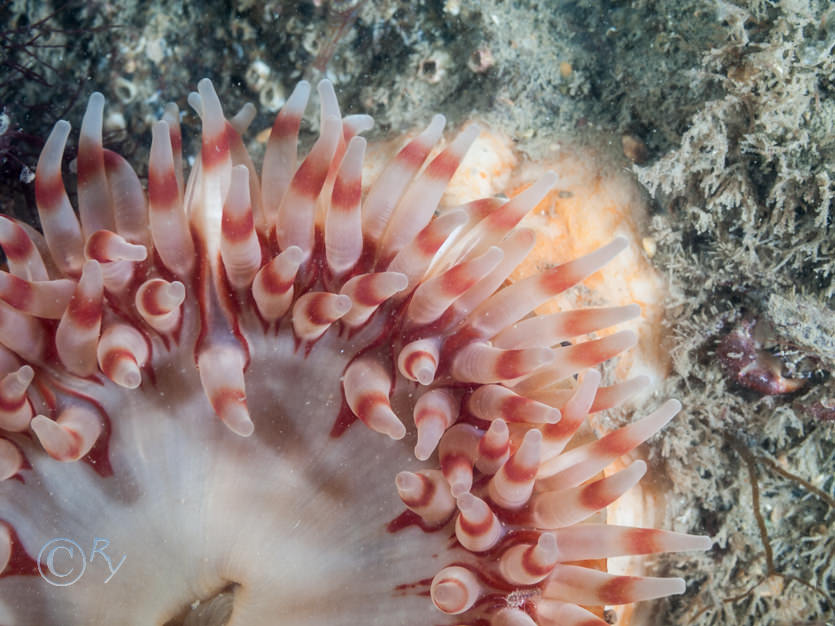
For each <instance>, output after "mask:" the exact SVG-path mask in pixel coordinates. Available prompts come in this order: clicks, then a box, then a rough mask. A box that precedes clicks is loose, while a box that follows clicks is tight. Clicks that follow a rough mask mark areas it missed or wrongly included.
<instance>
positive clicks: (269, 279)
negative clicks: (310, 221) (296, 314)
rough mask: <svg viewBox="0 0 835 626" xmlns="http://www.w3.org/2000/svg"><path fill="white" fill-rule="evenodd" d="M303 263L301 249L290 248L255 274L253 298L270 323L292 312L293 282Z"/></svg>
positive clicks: (259, 310)
mask: <svg viewBox="0 0 835 626" xmlns="http://www.w3.org/2000/svg"><path fill="white" fill-rule="evenodd" d="M302 261H304V253H303V252H302V250H301V248H299V247H297V246H290V247H289V248H287V249H286V250H284V251H282V252H281V254H278V255H277V256H275V257H274V258H273V259H272V260H271V261H270V262H269V263H267V264H266V265H264V267H262V268H261V269H260V270H258V272H257V273H256V274H255V280H254V281H253V283H252V297H253V299H254V300H255V304H256V306H257V307H258V312H259V313H260V314H261V317H263V318H264V319H265V320H267V321H268V322H274V321H275V320H277V319H279V318H281V317H283V316H284V314H285V313H287V311H289V310H290V305H291V304H292V302H293V296H294V294H295V288H294V285H293V281H294V280H295V278H296V273H297V272H298V271H299V267H300V266H301V264H302Z"/></svg>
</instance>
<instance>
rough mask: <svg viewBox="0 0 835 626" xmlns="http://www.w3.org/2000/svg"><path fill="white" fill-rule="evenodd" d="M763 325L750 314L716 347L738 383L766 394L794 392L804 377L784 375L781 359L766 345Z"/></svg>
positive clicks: (803, 382) (723, 362) (802, 383)
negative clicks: (761, 331) (762, 331)
mask: <svg viewBox="0 0 835 626" xmlns="http://www.w3.org/2000/svg"><path fill="white" fill-rule="evenodd" d="M759 330H760V326H758V324H757V322H756V321H755V320H754V319H751V318H744V319H743V320H742V321H740V322H739V323H738V324H737V325H736V326H735V327H734V328H733V330H731V331H730V332H729V333H728V334H727V335H725V336H724V337H723V338H722V339H721V340H720V341H719V345H718V346H717V347H716V356H717V357H718V358H719V362H720V363H721V364H722V367H723V368H724V369H725V371H726V372H727V373H728V375H729V376H730V377H731V378H733V379H734V380H735V381H736V382H737V383H739V384H740V385H742V386H743V387H746V388H748V389H753V390H754V391H757V392H759V393H761V394H763V395H767V396H773V395H777V394H781V393H792V392H794V391H797V390H798V389H800V388H801V387H802V386H803V385H804V384H805V382H806V381H805V380H801V379H797V378H786V377H785V376H783V375H782V373H781V372H782V369H783V367H782V364H781V363H780V361H779V360H778V359H777V358H775V357H774V355H772V354H770V353H769V352H768V351H767V350H765V349H764V348H763V344H762V338H761V337H760V334H761V333H760V332H758V331H759Z"/></svg>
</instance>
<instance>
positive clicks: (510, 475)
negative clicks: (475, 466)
mask: <svg viewBox="0 0 835 626" xmlns="http://www.w3.org/2000/svg"><path fill="white" fill-rule="evenodd" d="M541 453H542V433H541V432H540V431H539V430H537V429H535V428H531V429H530V430H528V432H526V433H525V436H524V438H523V439H522V443H521V444H520V445H519V448H518V449H517V450H516V452H514V453H513V454H512V455H511V456H510V458H508V459H507V461H505V463H504V464H503V465H502V466H501V467H500V468H499V470H498V471H497V472H496V473H495V474H494V475H493V478H491V479H490V483H489V484H488V486H487V493H489V494H490V500H491V501H493V502H495V503H496V504H497V505H498V506H500V507H502V508H505V509H518V508H521V507H522V506H524V505H525V504H526V503H527V502H528V499H529V498H530V497H531V493H533V488H534V483H535V482H536V471H537V469H538V468H539V457H540V455H541Z"/></svg>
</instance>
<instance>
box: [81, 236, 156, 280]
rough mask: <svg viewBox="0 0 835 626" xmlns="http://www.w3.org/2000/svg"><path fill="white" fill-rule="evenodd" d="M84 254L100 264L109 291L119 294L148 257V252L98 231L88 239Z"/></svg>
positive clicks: (121, 238)
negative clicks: (137, 265) (137, 267)
mask: <svg viewBox="0 0 835 626" xmlns="http://www.w3.org/2000/svg"><path fill="white" fill-rule="evenodd" d="M84 254H85V256H86V257H87V258H88V259H93V260H95V261H98V262H99V265H100V266H101V272H102V277H103V279H104V286H105V288H106V289H107V291H109V292H111V293H119V292H121V291H123V290H124V289H125V288H126V287H127V286H128V283H130V281H131V280H132V279H133V275H134V269H135V266H136V264H137V263H140V262H142V261H144V260H145V259H146V258H147V257H148V250H147V249H146V248H145V246H143V245H138V244H132V243H130V242H128V241H127V240H126V239H125V238H124V237H122V236H121V235H117V234H116V233H114V232H111V231H109V230H97V231H96V232H94V233H93V234H92V235H90V236H89V237H88V238H87V243H86V245H85V246H84Z"/></svg>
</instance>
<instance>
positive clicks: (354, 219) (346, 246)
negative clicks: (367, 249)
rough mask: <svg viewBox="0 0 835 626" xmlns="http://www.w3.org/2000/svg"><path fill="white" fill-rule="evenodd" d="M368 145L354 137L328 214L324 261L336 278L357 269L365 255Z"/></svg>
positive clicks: (335, 183) (337, 177) (326, 216)
mask: <svg viewBox="0 0 835 626" xmlns="http://www.w3.org/2000/svg"><path fill="white" fill-rule="evenodd" d="M365 146H366V141H365V139H363V138H362V137H354V138H353V139H351V141H350V143H349V144H348V148H347V150H346V151H345V155H344V156H343V157H342V163H341V164H340V166H339V171H338V173H337V175H336V179H335V180H334V183H333V191H332V194H331V201H330V205H329V206H328V208H327V213H326V214H325V257H326V259H327V262H328V267H329V268H330V271H331V272H332V273H333V274H334V276H341V275H342V274H345V273H346V272H347V271H348V270H350V269H351V268H353V267H354V265H356V263H357V261H358V260H359V258H360V255H361V254H362V245H363V241H362V166H363V159H364V157H365Z"/></svg>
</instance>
